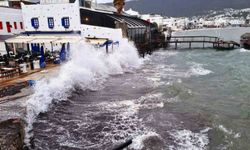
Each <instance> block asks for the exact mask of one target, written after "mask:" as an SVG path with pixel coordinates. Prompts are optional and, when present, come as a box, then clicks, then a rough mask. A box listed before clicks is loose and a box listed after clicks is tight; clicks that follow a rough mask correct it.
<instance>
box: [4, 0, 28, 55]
mask: <svg viewBox="0 0 250 150" xmlns="http://www.w3.org/2000/svg"><path fill="white" fill-rule="evenodd" d="M22 3H25V4H32V2H29V1H25V0H22ZM21 32H24V24H23V18H22V11H21V2H20V0H11V1H7V0H6V1H0V53H1V55H4V54H6V45H5V42H4V41H5V40H6V39H8V38H10V37H13V36H15V35H18V34H20V33H21Z"/></svg>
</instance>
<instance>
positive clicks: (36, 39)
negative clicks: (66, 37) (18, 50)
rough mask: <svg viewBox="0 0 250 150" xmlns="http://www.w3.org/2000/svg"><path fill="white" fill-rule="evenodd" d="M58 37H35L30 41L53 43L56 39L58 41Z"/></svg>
mask: <svg viewBox="0 0 250 150" xmlns="http://www.w3.org/2000/svg"><path fill="white" fill-rule="evenodd" d="M56 40H57V39H56V38H49V39H47V38H35V39H33V40H32V41H30V42H29V43H53V42H54V41H56Z"/></svg>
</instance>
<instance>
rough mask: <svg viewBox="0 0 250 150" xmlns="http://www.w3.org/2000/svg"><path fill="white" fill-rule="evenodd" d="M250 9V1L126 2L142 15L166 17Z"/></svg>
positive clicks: (146, 0) (177, 0)
mask: <svg viewBox="0 0 250 150" xmlns="http://www.w3.org/2000/svg"><path fill="white" fill-rule="evenodd" d="M247 7H250V0H209V1H208V0H134V1H127V2H126V6H125V8H126V9H129V8H132V9H134V10H137V11H139V12H140V13H157V14H162V15H166V16H174V17H179V16H186V17H190V16H198V15H204V14H206V13H207V12H208V11H210V10H215V11H218V10H223V9H225V8H233V9H243V8H247Z"/></svg>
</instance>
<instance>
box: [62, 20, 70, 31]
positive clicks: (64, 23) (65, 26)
mask: <svg viewBox="0 0 250 150" xmlns="http://www.w3.org/2000/svg"><path fill="white" fill-rule="evenodd" d="M61 21H62V26H63V27H64V28H69V26H70V22H69V17H63V18H62V20H61Z"/></svg>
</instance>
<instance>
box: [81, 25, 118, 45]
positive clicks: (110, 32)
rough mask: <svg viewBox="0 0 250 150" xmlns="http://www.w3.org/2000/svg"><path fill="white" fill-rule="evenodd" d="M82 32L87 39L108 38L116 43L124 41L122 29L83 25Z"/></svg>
mask: <svg viewBox="0 0 250 150" xmlns="http://www.w3.org/2000/svg"><path fill="white" fill-rule="evenodd" d="M81 32H82V36H83V37H86V38H108V39H111V40H114V41H117V40H120V39H122V30H121V29H112V28H104V27H96V26H90V25H81Z"/></svg>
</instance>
